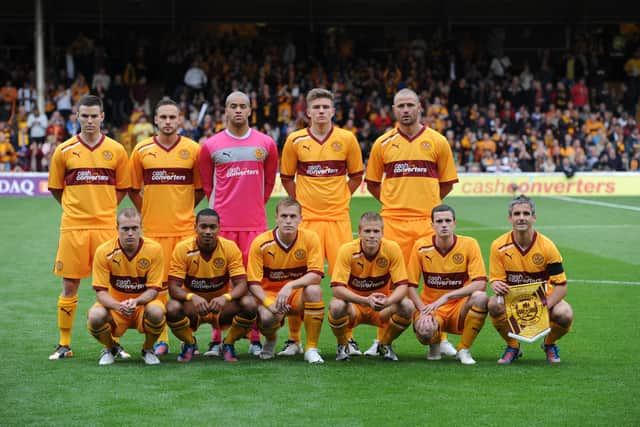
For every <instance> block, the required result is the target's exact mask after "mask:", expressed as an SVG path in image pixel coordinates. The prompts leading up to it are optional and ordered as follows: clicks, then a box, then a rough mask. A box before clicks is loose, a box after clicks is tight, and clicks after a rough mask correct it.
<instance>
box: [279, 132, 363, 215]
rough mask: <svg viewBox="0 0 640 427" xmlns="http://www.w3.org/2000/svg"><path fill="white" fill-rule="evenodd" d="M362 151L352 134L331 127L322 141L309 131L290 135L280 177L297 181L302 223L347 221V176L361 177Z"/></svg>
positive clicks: (284, 179)
mask: <svg viewBox="0 0 640 427" xmlns="http://www.w3.org/2000/svg"><path fill="white" fill-rule="evenodd" d="M363 168H364V166H363V164H362V152H361V151H360V145H359V144H358V140H357V139H356V137H355V136H354V135H353V133H351V132H349V131H346V130H344V129H340V128H338V127H333V129H332V130H331V131H330V132H329V134H328V135H327V136H326V137H325V139H324V140H323V141H320V140H318V139H316V138H315V137H314V136H313V135H312V134H311V132H310V131H309V129H301V130H298V131H296V132H293V133H292V134H291V135H289V137H287V141H286V142H285V144H284V148H283V149H282V158H281V159H280V178H281V179H282V180H283V181H286V180H288V179H289V180H291V179H294V177H295V180H296V199H297V200H298V201H299V202H300V204H301V205H302V217H303V218H304V220H305V221H342V220H345V219H346V220H349V201H350V200H351V192H350V191H349V187H348V185H347V175H348V176H350V177H356V176H359V175H362V174H363V172H364V171H363Z"/></svg>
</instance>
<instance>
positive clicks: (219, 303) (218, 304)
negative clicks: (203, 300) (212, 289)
mask: <svg viewBox="0 0 640 427" xmlns="http://www.w3.org/2000/svg"><path fill="white" fill-rule="evenodd" d="M226 303H227V299H226V298H225V297H224V295H220V296H219V297H215V298H213V299H212V300H211V301H209V311H213V312H214V313H217V312H219V311H220V310H222V307H224V305H225V304H226Z"/></svg>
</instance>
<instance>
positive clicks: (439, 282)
mask: <svg viewBox="0 0 640 427" xmlns="http://www.w3.org/2000/svg"><path fill="white" fill-rule="evenodd" d="M463 283H464V282H463V281H462V280H459V279H458V280H456V279H449V278H446V277H440V276H429V277H428V278H427V286H428V287H430V288H435V289H457V288H460V287H462V284H463Z"/></svg>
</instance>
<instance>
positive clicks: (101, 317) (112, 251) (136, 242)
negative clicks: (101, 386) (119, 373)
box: [87, 208, 165, 365]
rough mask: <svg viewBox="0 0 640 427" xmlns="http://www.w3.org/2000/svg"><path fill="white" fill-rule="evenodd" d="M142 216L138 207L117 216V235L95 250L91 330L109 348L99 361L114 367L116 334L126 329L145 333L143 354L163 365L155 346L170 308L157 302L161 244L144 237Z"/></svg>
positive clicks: (150, 361)
mask: <svg viewBox="0 0 640 427" xmlns="http://www.w3.org/2000/svg"><path fill="white" fill-rule="evenodd" d="M140 222H141V219H140V214H139V213H138V212H137V211H136V210H135V209H133V208H126V209H123V210H122V211H121V212H120V214H119V215H118V237H117V238H115V239H112V240H109V241H107V242H105V243H103V244H102V245H100V246H98V248H97V249H96V253H95V257H94V259H93V289H95V291H96V297H97V300H98V302H96V303H95V304H94V305H93V307H91V309H90V310H89V313H88V315H87V326H88V328H89V332H91V335H93V336H94V338H95V339H97V340H98V341H99V342H101V343H102V344H104V346H105V348H104V350H103V351H102V354H101V356H100V360H99V362H98V363H99V364H100V365H110V364H112V363H113V362H114V361H115V357H116V356H119V355H122V352H121V349H120V346H119V345H118V343H117V342H116V341H115V339H114V338H118V337H120V336H122V335H123V334H124V333H125V331H126V330H127V329H133V328H135V329H137V330H138V332H140V333H143V334H145V340H144V344H143V346H142V357H143V359H144V362H145V363H146V364H147V365H157V364H158V363H160V360H158V357H157V356H156V355H155V354H154V353H153V344H154V343H155V342H156V339H157V338H158V336H159V335H160V333H161V332H162V329H163V328H164V326H165V307H164V304H162V302H160V301H158V300H156V299H155V298H156V296H157V295H158V291H159V290H160V289H161V287H162V274H163V266H164V264H163V263H164V261H163V258H162V247H161V246H160V244H158V243H157V242H155V241H153V240H151V239H143V238H142V237H141V236H140V233H141V230H142V229H141V224H140Z"/></svg>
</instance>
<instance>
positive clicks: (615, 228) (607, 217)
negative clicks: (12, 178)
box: [0, 198, 640, 426]
mask: <svg viewBox="0 0 640 427" xmlns="http://www.w3.org/2000/svg"><path fill="white" fill-rule="evenodd" d="M447 201H448V203H450V204H451V205H452V206H454V207H455V208H456V210H457V214H458V232H459V233H460V234H467V235H471V236H473V237H476V238H477V239H478V240H479V241H480V243H481V246H482V250H483V254H484V256H485V261H486V263H488V249H489V246H490V243H491V240H492V239H493V238H495V237H496V236H498V235H499V234H500V233H502V232H503V231H506V230H507V229H508V224H507V222H506V205H507V201H508V200H507V199H505V198H482V199H472V198H450V199H448V200H447ZM580 201H584V199H577V200H576V199H553V198H538V199H537V200H536V202H537V211H538V216H539V218H538V226H539V227H538V228H539V230H540V231H541V232H543V233H545V234H546V235H548V236H549V237H551V238H552V239H553V240H554V241H555V242H556V244H557V246H558V248H559V249H560V252H561V253H562V254H563V256H564V265H565V270H566V271H567V275H568V277H569V279H570V283H569V290H568V297H567V300H568V301H569V303H571V305H572V306H573V308H574V311H575V318H576V320H575V324H574V327H573V330H572V331H571V332H570V333H569V334H568V335H567V336H565V337H564V338H563V339H562V340H561V341H560V347H561V356H562V360H563V362H562V364H561V365H559V366H549V365H548V364H547V362H546V361H545V359H544V355H543V353H542V351H541V350H540V348H539V344H538V343H535V344H523V350H524V358H523V359H521V360H519V361H518V362H516V363H514V364H513V365H512V366H507V367H503V366H497V365H496V363H495V362H496V359H497V358H498V357H499V356H500V354H501V352H502V350H503V347H504V344H503V342H502V341H501V340H500V339H499V337H498V334H497V333H496V332H495V330H494V329H493V328H492V326H491V323H490V322H489V321H488V320H487V323H486V324H485V328H484V329H483V331H482V332H481V334H480V336H479V337H478V340H477V341H476V344H475V345H474V347H473V349H472V350H473V356H474V358H475V359H476V360H477V362H478V363H477V365H475V366H470V367H468V366H462V365H460V364H459V363H457V362H456V361H455V360H453V359H449V360H442V361H440V362H428V361H427V360H426V359H425V357H424V355H425V349H424V348H423V347H422V346H420V345H419V344H418V342H417V341H416V339H415V337H414V336H413V334H412V333H411V331H408V332H407V333H405V334H404V335H402V336H401V337H400V338H399V339H398V340H397V341H396V344H395V349H396V352H397V353H398V355H399V357H400V359H401V360H400V362H399V363H385V362H384V361H382V360H378V359H365V358H354V359H353V360H352V361H351V362H350V363H342V364H341V363H338V362H335V361H334V360H333V359H334V358H333V355H334V352H335V339H334V337H333V335H332V333H331V331H330V329H329V327H328V325H327V323H326V322H325V325H324V327H323V330H322V334H321V340H320V348H321V350H322V354H323V356H324V357H325V360H326V363H325V364H324V365H321V366H309V365H307V364H306V363H305V362H304V361H303V360H302V357H301V356H300V357H297V358H294V359H285V358H279V359H276V360H273V361H268V362H262V361H259V360H254V359H253V358H252V357H250V356H248V355H247V354H246V350H247V346H248V343H247V342H246V340H243V341H241V342H240V343H239V344H238V346H237V349H238V353H239V355H240V356H239V357H240V361H239V363H236V364H233V365H229V364H225V363H223V362H222V361H221V360H204V359H203V358H199V359H195V360H194V361H193V362H192V363H191V364H188V365H181V364H179V363H177V362H176V361H175V356H176V351H177V349H178V348H177V340H176V339H175V338H172V342H171V343H172V348H171V354H170V355H169V356H168V357H166V358H165V359H164V360H163V363H162V364H161V365H160V366H157V367H147V366H144V364H143V363H142V361H141V360H140V359H139V357H138V353H137V351H138V349H139V348H140V345H141V343H142V336H141V335H139V334H137V333H135V332H134V331H129V332H128V333H127V334H126V335H125V336H124V337H123V339H122V343H123V345H124V346H125V348H127V349H128V350H129V351H130V352H131V353H132V354H133V355H134V357H133V358H132V360H130V361H124V362H123V361H118V362H117V363H116V364H115V365H113V366H109V367H99V366H98V364H97V359H98V355H99V353H100V346H99V344H98V343H96V342H95V341H94V340H93V338H92V337H91V336H90V335H89V334H88V332H87V330H86V326H85V313H86V311H87V309H88V308H89V306H90V305H91V304H92V303H93V301H94V299H95V296H94V293H93V291H92V290H91V288H90V283H89V281H88V280H84V281H83V283H82V286H81V291H80V305H79V309H78V313H77V315H76V327H75V329H74V335H73V349H74V352H75V357H74V358H72V359H69V360H61V361H57V362H51V361H49V360H47V356H48V355H49V354H50V353H51V351H52V350H53V348H54V347H55V344H56V341H57V329H56V326H55V322H56V309H55V303H56V298H57V295H58V294H59V292H60V280H59V279H58V278H56V277H54V276H53V275H52V273H51V266H52V260H53V258H54V255H55V250H56V245H57V238H58V225H59V215H60V208H59V207H58V206H57V204H56V203H55V202H54V201H53V199H39V198H33V199H11V198H2V199H0V212H1V215H2V218H3V221H2V223H3V224H4V225H3V228H2V245H1V246H0V259H2V267H1V268H0V283H1V285H0V344H1V347H0V348H1V349H2V350H1V354H2V357H1V363H0V385H1V387H0V397H1V399H2V402H3V403H2V405H1V409H0V425H27V424H32V425H60V424H65V425H82V426H85V425H107V424H109V425H134V424H135V425H175V424H185V425H190V424H196V423H197V424H200V425H251V426H260V425H278V426H279V425H319V426H325V425H331V426H342V425H345V426H365V425H367V426H369V425H401V426H418V425H426V424H431V425H448V426H455V425H505V424H507V423H508V424H516V425H531V426H538V425H541V426H542V425H545V426H546V425H552V424H554V425H581V426H582V425H605V424H606V425H616V426H618V425H639V424H640V405H639V404H640V374H639V372H640V371H639V369H638V365H636V363H637V359H636V356H637V355H638V354H640V328H638V326H637V323H636V321H637V318H638V315H637V313H638V302H639V301H640V298H639V297H640V286H639V285H640V279H639V277H638V272H639V271H640V252H639V251H638V244H639V243H640V199H638V198H601V199H595V198H594V199H589V200H587V202H589V204H584V203H579V202H580ZM592 202H595V203H592ZM270 206H273V201H272V202H271V203H270ZM377 208H378V206H377V204H376V202H375V201H373V200H372V199H364V198H363V199H355V200H354V201H353V204H352V212H353V216H354V218H356V217H358V216H359V215H360V214H361V213H362V212H364V211H366V210H377ZM355 223H356V221H354V224H355ZM325 283H326V279H325ZM325 289H328V288H325ZM328 295H329V292H328V291H327V292H326V296H327V297H328ZM285 334H286V331H285V330H283V331H281V333H280V342H282V341H284V339H285ZM197 335H198V338H199V342H200V343H201V346H202V347H204V346H206V343H207V342H208V340H209V335H210V329H209V328H208V326H206V325H205V327H203V328H201V330H200V331H198V334H197ZM374 335H375V330H374V329H373V328H371V327H369V326H361V327H360V328H358V329H356V332H355V337H356V339H357V340H358V341H359V342H360V345H361V347H368V346H369V344H370V343H371V341H372V339H373V338H374ZM450 338H451V341H454V342H457V341H458V337H455V336H451V337H450ZM278 347H280V345H279V346H278Z"/></svg>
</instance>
